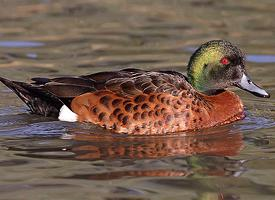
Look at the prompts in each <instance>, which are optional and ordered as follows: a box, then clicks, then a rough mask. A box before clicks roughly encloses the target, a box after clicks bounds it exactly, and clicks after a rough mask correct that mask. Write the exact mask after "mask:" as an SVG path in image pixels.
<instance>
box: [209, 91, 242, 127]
mask: <svg viewBox="0 0 275 200" xmlns="http://www.w3.org/2000/svg"><path fill="white" fill-rule="evenodd" d="M205 99H207V101H208V102H209V103H210V104H211V105H212V107H211V108H210V109H211V112H209V113H210V115H211V116H210V118H212V120H213V121H216V122H218V123H219V124H227V123H230V122H233V121H236V120H239V119H242V118H244V117H245V115H244V106H243V103H242V101H241V99H240V97H239V96H238V95H236V94H235V93H234V92H231V91H228V90H225V91H223V92H221V93H220V94H217V95H213V96H206V97H205Z"/></svg>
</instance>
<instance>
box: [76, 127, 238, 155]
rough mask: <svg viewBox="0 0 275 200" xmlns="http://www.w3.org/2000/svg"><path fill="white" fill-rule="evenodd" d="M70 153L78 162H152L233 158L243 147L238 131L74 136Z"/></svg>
mask: <svg viewBox="0 0 275 200" xmlns="http://www.w3.org/2000/svg"><path fill="white" fill-rule="evenodd" d="M73 140H74V141H75V142H74V145H73V147H72V149H71V150H72V151H73V152H74V153H75V158H76V159H79V160H99V159H100V160H106V159H119V158H124V159H153V158H163V157H168V156H189V155H197V154H199V155H215V156H234V155H237V154H238V153H239V151H240V150H241V148H242V146H243V140H242V134H241V133H240V132H234V133H229V132H228V131H223V132H219V133H217V134H200V135H189V136H188V135H187V136H162V137H152V136H150V137H148V136H144V137H129V136H126V137H121V136H119V137H117V136H112V135H95V134H74V135H73Z"/></svg>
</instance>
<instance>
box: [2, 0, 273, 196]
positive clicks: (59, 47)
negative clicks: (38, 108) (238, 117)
mask: <svg viewBox="0 0 275 200" xmlns="http://www.w3.org/2000/svg"><path fill="white" fill-rule="evenodd" d="M0 3H1V6H0V75H1V76H4V77H7V78H10V79H15V80H20V81H26V80H30V78H31V77H35V76H47V77H55V76H61V75H81V74H89V73H93V72H98V71H104V70H116V69H122V68H125V67H135V68H142V69H152V70H153V69H174V70H178V71H182V72H185V70H186V68H185V66H186V63H187V62H188V59H189V57H190V55H191V54H192V51H193V50H194V48H196V47H197V46H199V45H200V44H201V43H203V42H205V41H208V40H211V39H226V40H229V41H231V42H233V43H235V44H237V45H238V46H240V48H242V49H243V50H244V51H245V52H246V54H247V65H248V71H249V72H250V74H251V77H252V78H253V80H254V81H255V82H257V83H258V84H259V85H261V86H263V87H264V88H265V89H267V90H268V91H269V92H270V94H271V98H270V99H260V98H257V97H254V96H252V95H250V94H248V93H246V92H244V91H239V90H237V89H234V88H232V89H233V90H235V91H236V92H237V93H238V94H239V95H240V97H241V98H242V100H243V102H244V104H245V106H246V114H247V117H246V118H245V119H244V120H242V121H240V122H237V123H233V124H230V125H227V126H223V127H219V128H212V129H209V130H204V132H205V133H206V136H193V137H191V136H189V137H184V136H177V137H176V136H174V137H173V136H169V137H139V138H136V137H121V136H113V135H110V134H106V132H105V131H104V130H101V129H99V128H97V127H95V126H92V125H87V124H80V123H74V124H72V123H64V122H59V121H55V120H54V119H50V118H46V119H45V118H43V117H40V116H36V115H31V114H29V113H28V109H27V108H26V106H25V105H23V103H22V102H21V101H20V100H19V99H18V98H17V97H16V96H15V95H14V94H13V93H12V92H11V91H10V90H8V89H7V88H6V87H4V86H3V85H2V84H0V96H1V98H0V177H1V178H0V199H5V200H15V199H16V200H17V199H20V200H21V199H28V200H30V199H36V200H40V199H41V200H42V199H43V200H44V199H58V200H59V199H64V200H65V199H66V200H69V199H83V200H86V199H95V200H97V199H98V200H100V199H105V200H128V199H129V200H147V199H153V200H159V199H164V200H167V199H179V200H182V199H190V200H199V199H200V200H214V199H215V200H218V199H226V200H237V199H242V200H244V199H247V200H256V199H257V200H258V199H261V200H262V199H264V200H272V199H275V133H274V130H275V122H274V120H275V101H274V96H275V92H274V89H275V84H274V80H275V78H274V73H275V68H274V64H275V22H274V18H275V2H274V1H272V0H263V1H256V0H243V1H236V0H233V1H229V0H228V1H227V0H216V1H215V0H194V1H191V0H185V1H183V0H182V1H180V0H170V1H166V0H158V1H157V0H156V1H149V0H147V1H145V0H139V1H132V0H128V1H127V0H112V1H107V0H78V1H65V0H58V1H53V0H52V1H51V0H40V1H38V0H36V1H35V0H21V1H16V0H0Z"/></svg>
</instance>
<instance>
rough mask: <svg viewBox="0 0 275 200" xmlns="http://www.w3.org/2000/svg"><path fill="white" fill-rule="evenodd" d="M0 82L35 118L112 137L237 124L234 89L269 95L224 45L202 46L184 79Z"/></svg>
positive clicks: (122, 75)
mask: <svg viewBox="0 0 275 200" xmlns="http://www.w3.org/2000/svg"><path fill="white" fill-rule="evenodd" d="M0 81H1V82H2V83H4V84H5V85H6V86H7V87H9V88H10V89H11V90H13V91H14V92H15V93H16V94H17V96H19V98H21V99H22V100H23V102H25V103H26V104H27V106H28V107H29V109H30V111H31V112H32V113H35V114H40V115H44V116H53V117H57V118H58V119H59V120H61V121H69V122H75V121H79V122H91V123H93V124H97V125H99V126H101V127H104V128H106V129H109V130H111V131H112V132H114V133H126V134H134V135H163V134H170V133H177V132H181V131H186V130H197V129H202V128H208V127H213V126H218V125H223V124H228V123H231V122H234V121H236V120H240V119H243V118H244V117H245V115H244V106H243V103H242V101H241V100H240V98H239V97H238V96H237V95H236V94H235V93H233V92H231V91H229V90H226V89H227V88H228V87H230V86H237V87H239V88H241V89H243V90H246V91H248V92H250V93H252V94H254V95H256V96H258V97H265V98H268V97H269V94H268V93H267V92H266V91H265V90H263V89H262V88H260V87H259V86H257V85H256V84H255V83H253V82H252V81H251V79H250V78H249V76H248V75H247V72H246V69H245V58H244V54H243V53H242V51H241V50H240V49H239V48H238V47H237V46H234V45H233V44H231V43H230V42H228V41H224V40H213V41H209V42H207V43H205V44H202V45H201V46H200V47H199V48H198V49H197V50H196V51H195V52H194V53H193V55H192V56H191V58H190V61H189V63H188V66H187V76H185V75H183V74H182V73H179V72H176V71H145V70H140V69H123V70H120V71H109V72H99V73H95V74H90V75H84V76H72V77H59V78H41V77H38V78H33V79H32V81H33V82H31V83H24V82H18V81H11V80H8V79H5V78H2V77H1V78H0Z"/></svg>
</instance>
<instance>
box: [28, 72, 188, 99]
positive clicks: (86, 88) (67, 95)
mask: <svg viewBox="0 0 275 200" xmlns="http://www.w3.org/2000/svg"><path fill="white" fill-rule="evenodd" d="M32 80H33V81H34V82H33V83H32V84H33V85H37V86H39V87H41V88H43V89H46V90H47V91H49V92H51V93H53V94H54V95H56V96H57V97H59V98H62V99H63V100H65V102H66V99H71V98H74V97H76V96H79V95H81V94H83V93H86V92H93V91H98V90H109V91H112V92H114V93H116V94H117V95H119V96H123V97H131V96H135V95H138V94H142V93H145V94H149V93H154V92H159V93H170V94H173V95H177V94H178V93H179V92H180V91H181V90H183V89H188V88H190V84H189V83H188V82H187V79H186V77H185V76H184V75H183V74H182V73H180V72H175V71H145V70H140V69H123V70H120V71H110V72H99V73H94V74H90V75H85V76H79V77H59V78H53V79H48V78H33V79H32Z"/></svg>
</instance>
